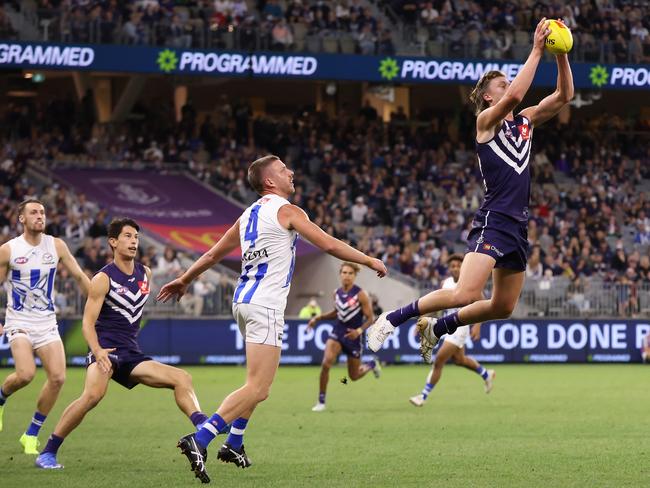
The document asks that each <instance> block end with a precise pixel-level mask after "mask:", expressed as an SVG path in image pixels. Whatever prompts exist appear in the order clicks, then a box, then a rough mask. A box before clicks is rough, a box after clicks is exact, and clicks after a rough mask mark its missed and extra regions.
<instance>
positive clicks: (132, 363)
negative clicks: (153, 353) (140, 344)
mask: <svg viewBox="0 0 650 488" xmlns="http://www.w3.org/2000/svg"><path fill="white" fill-rule="evenodd" d="M108 358H109V359H110V360H111V363H112V364H113V375H112V376H111V379H112V380H113V381H115V382H116V383H119V384H120V385H122V386H123V387H124V388H128V389H129V390H130V389H132V388H133V387H134V386H136V385H137V384H138V382H137V381H135V380H134V379H132V378H131V371H133V369H134V368H135V367H136V366H137V365H138V364H140V363H142V362H144V361H151V360H152V359H151V358H150V357H149V356H145V355H144V354H143V353H141V352H140V351H126V352H124V353H119V351H114V352H112V353H111V354H109V355H108ZM96 361H97V360H96V359H95V356H94V355H93V353H92V352H89V353H88V356H86V368H87V367H88V366H90V365H91V364H93V363H94V362H96Z"/></svg>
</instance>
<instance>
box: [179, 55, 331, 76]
mask: <svg viewBox="0 0 650 488" xmlns="http://www.w3.org/2000/svg"><path fill="white" fill-rule="evenodd" d="M317 69H318V59H316V58H315V57H312V56H282V55H266V54H250V55H247V54H237V53H214V52H211V53H205V52H200V51H184V52H182V53H181V54H180V62H179V65H178V71H180V72H184V73H188V72H189V73H221V74H244V73H251V72H252V73H253V74H255V75H291V76H311V75H313V74H314V73H316V70H317Z"/></svg>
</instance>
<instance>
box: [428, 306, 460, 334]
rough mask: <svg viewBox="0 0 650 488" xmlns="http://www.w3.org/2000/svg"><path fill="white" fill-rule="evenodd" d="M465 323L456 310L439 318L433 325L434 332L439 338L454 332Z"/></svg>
mask: <svg viewBox="0 0 650 488" xmlns="http://www.w3.org/2000/svg"><path fill="white" fill-rule="evenodd" d="M463 325H465V324H463V323H461V321H460V318H459V317H458V312H454V313H452V314H449V315H445V316H444V317H441V318H439V319H438V321H437V322H436V325H434V326H433V333H434V334H435V335H436V337H437V338H441V337H442V336H443V335H445V334H453V333H454V332H456V329H458V327H462V326H463Z"/></svg>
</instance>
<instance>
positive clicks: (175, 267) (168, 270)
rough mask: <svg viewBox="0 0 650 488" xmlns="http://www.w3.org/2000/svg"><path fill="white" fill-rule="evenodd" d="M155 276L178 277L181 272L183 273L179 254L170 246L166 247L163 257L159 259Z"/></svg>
mask: <svg viewBox="0 0 650 488" xmlns="http://www.w3.org/2000/svg"><path fill="white" fill-rule="evenodd" d="M153 271H154V274H157V275H170V276H171V275H173V276H176V275H177V274H178V273H179V272H181V271H182V266H181V262H180V261H179V259H178V257H177V253H176V251H175V250H174V249H172V248H171V247H169V246H166V247H165V250H164V252H163V255H162V257H161V258H160V259H158V261H157V263H156V267H155V268H154V270H153Z"/></svg>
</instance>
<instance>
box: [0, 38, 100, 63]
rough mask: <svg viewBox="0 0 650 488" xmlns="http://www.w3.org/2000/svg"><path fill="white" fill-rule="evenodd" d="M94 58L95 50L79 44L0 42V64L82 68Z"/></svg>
mask: <svg viewBox="0 0 650 488" xmlns="http://www.w3.org/2000/svg"><path fill="white" fill-rule="evenodd" d="M94 60H95V50H94V49H93V48H91V47H80V46H65V47H64V46H41V45H38V44H24V45H23V44H7V43H0V64H15V65H45V66H53V67H56V66H65V67H79V68H83V67H86V66H90V65H91V64H92V63H93V61H94Z"/></svg>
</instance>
